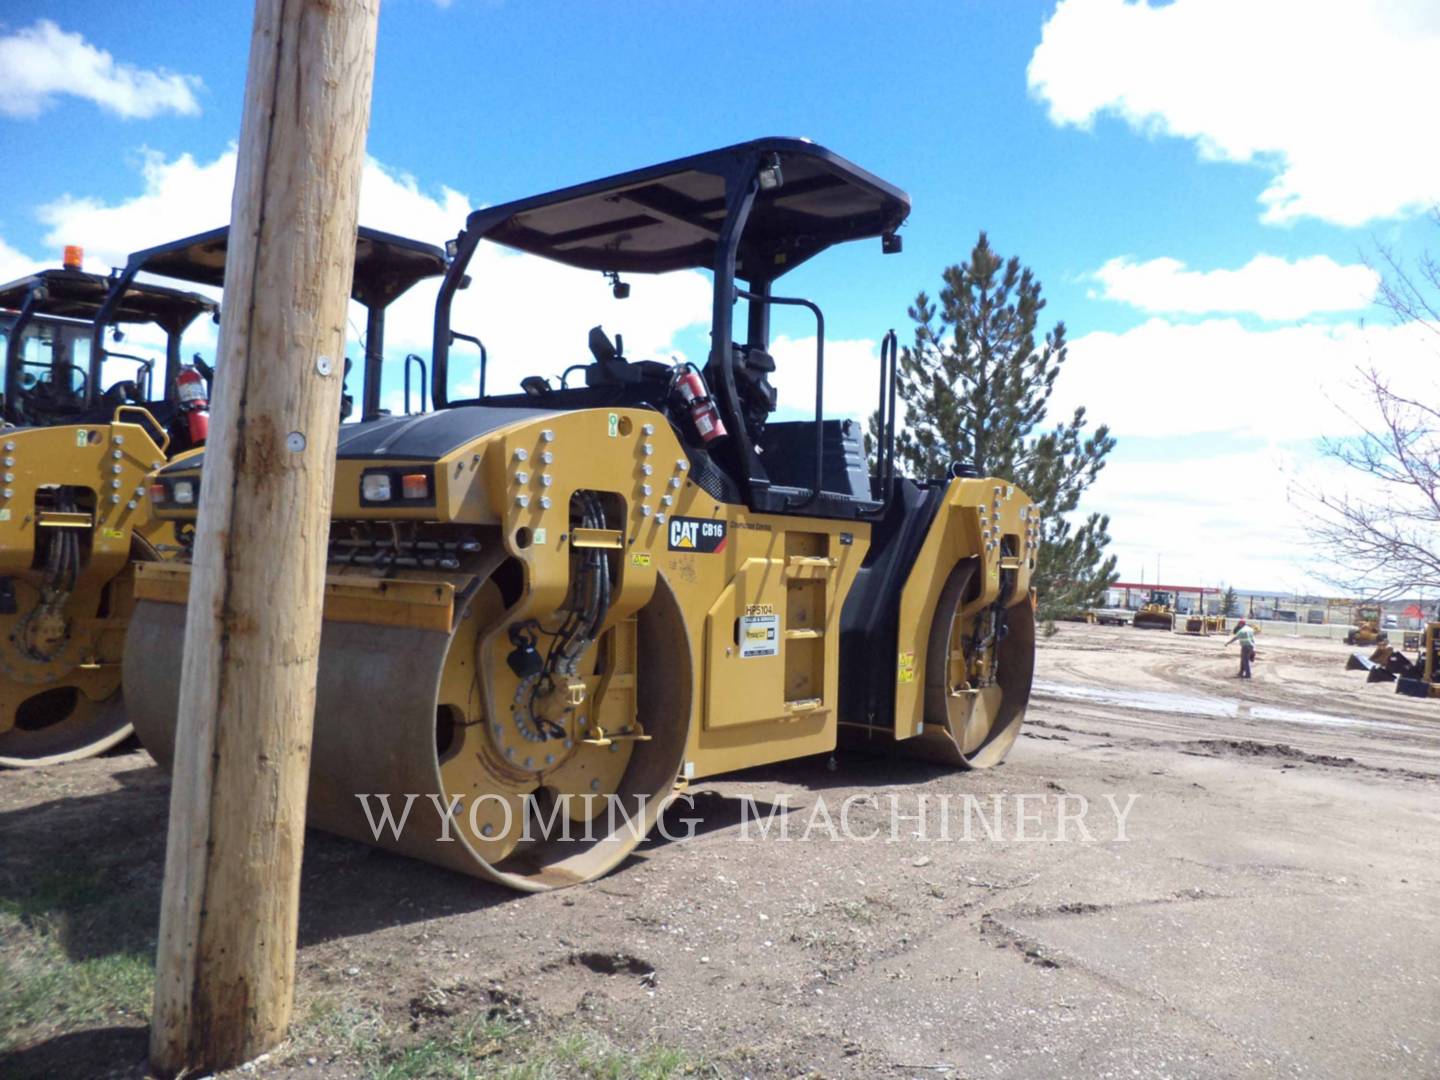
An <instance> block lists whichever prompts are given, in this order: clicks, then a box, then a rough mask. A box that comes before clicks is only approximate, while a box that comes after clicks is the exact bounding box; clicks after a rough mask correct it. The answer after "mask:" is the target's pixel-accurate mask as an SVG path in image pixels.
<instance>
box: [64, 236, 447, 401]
mask: <svg viewBox="0 0 1440 1080" xmlns="http://www.w3.org/2000/svg"><path fill="white" fill-rule="evenodd" d="M229 238H230V227H229V226H228V225H222V226H221V227H220V228H218V229H211V230H209V231H208V232H203V233H197V234H195V235H194V236H187V237H184V238H183V239H180V240H172V241H170V242H169V243H166V244H159V245H157V246H155V247H152V248H146V249H145V250H143V251H137V252H135V253H134V254H133V255H131V256H130V258H129V259H128V260H126V263H125V266H124V267H123V268H122V269H121V270H120V271H119V272H118V273H117V274H116V275H115V277H114V279H113V280H114V283H115V284H114V288H113V289H112V291H111V294H110V296H109V297H107V298H106V307H105V308H103V309H102V311H101V315H100V316H99V317H97V318H96V320H95V344H94V346H93V348H92V349H91V352H92V353H95V352H98V351H100V349H101V347H102V335H103V333H104V327H105V324H106V319H107V317H108V316H109V315H110V312H111V311H112V310H115V309H116V308H118V306H119V305H120V303H121V296H122V294H123V292H124V290H125V288H126V287H128V286H129V284H130V283H131V282H132V281H134V279H135V276H136V275H137V274H139V273H141V272H144V273H147V274H154V275H156V276H159V277H167V278H174V279H175V280H178V281H190V282H194V283H196V284H199V285H210V286H214V287H216V288H223V287H224V285H225V256H226V252H227V251H228V246H229ZM448 265H449V259H448V258H447V256H446V254H445V252H444V250H442V249H441V248H439V247H436V246H435V245H434V244H426V243H422V242H421V241H419V240H412V239H410V238H409V237H406V236H397V235H396V234H394V233H387V232H382V231H380V230H379V229H372V228H370V227H368V226H366V225H362V226H360V227H359V229H358V230H357V232H356V237H355V272H354V277H353V279H352V282H351V286H350V296H351V298H352V299H354V300H355V301H356V302H357V303H359V304H360V305H361V306H362V307H364V308H365V370H364V389H363V391H362V394H361V406H360V408H361V416H362V417H368V416H375V415H377V414H378V413H379V411H380V375H381V365H382V364H383V363H384V359H385V310H386V309H387V308H388V307H389V306H390V305H391V304H392V303H394V302H395V301H396V300H398V299H399V298H400V297H401V296H403V295H404V294H405V293H406V292H407V291H409V289H410V288H411V287H412V286H414V285H416V284H418V283H419V282H421V281H424V280H425V279H426V278H432V277H438V276H440V275H441V274H443V273H445V270H446V267H447V266H448ZM172 377H173V376H172Z"/></svg>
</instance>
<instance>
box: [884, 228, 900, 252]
mask: <svg viewBox="0 0 1440 1080" xmlns="http://www.w3.org/2000/svg"><path fill="white" fill-rule="evenodd" d="M904 250H905V241H904V239H903V238H902V237H901V236H900V234H899V233H897V232H887V233H886V234H885V235H884V236H882V237H880V251H881V253H882V254H884V255H898V254H900V252H902V251H904Z"/></svg>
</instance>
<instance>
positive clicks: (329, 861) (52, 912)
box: [0, 754, 517, 961]
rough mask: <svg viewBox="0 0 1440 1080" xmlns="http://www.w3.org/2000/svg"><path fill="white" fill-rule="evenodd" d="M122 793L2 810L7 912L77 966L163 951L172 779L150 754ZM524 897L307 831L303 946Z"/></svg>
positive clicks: (1, 870) (1, 880)
mask: <svg viewBox="0 0 1440 1080" xmlns="http://www.w3.org/2000/svg"><path fill="white" fill-rule="evenodd" d="M135 759H136V766H135V767H134V768H131V769H127V770H125V771H123V772H119V773H116V774H114V779H115V781H116V782H117V783H118V784H119V787H118V788H116V789H112V790H108V791H104V792H100V793H96V794H91V795H80V796H62V797H60V798H57V799H53V800H50V801H48V802H43V803H39V804H36V805H33V806H27V807H23V808H20V809H16V810H9V811H4V812H0V910H4V911H9V912H10V913H12V914H13V915H15V916H17V917H18V918H19V919H20V920H21V921H22V922H24V923H25V924H27V925H30V926H35V927H42V928H43V929H44V931H45V932H46V933H47V934H48V935H49V936H50V937H51V938H53V939H54V940H55V941H56V942H58V943H59V944H60V945H61V947H62V948H63V949H64V951H65V953H66V955H67V957H68V958H69V959H70V960H72V961H81V960H87V959H93V958H96V957H100V956H108V955H113V954H117V953H128V954H133V955H137V956H145V957H147V958H148V957H151V956H153V955H154V949H155V940H156V933H157V929H158V926H159V912H160V891H161V884H162V881H163V878H164V870H165V830H166V824H167V821H168V817H169V799H170V783H169V778H168V777H167V776H166V775H165V774H164V773H163V772H161V770H160V769H159V768H158V767H156V766H155V765H154V764H153V763H152V762H151V761H150V758H149V757H148V755H143V754H137V755H135ZM516 895H517V894H515V893H512V892H510V891H509V890H507V889H503V888H501V887H500V886H497V885H492V884H490V883H488V882H485V881H481V880H478V879H476V878H472V877H467V876H465V875H463V874H458V873H455V872H453V871H449V870H444V869H441V868H440V867H436V866H431V865H429V864H428V863H423V862H419V861H417V860H415V859H409V858H405V857H403V856H399V855H392V854H390V853H388V852H384V851H380V850H378V849H374V848H371V847H369V846H367V845H365V844H360V843H356V842H354V841H351V840H345V839H342V838H340V837H336V836H332V835H330V834H328V833H324V832H320V831H319V830H315V829H311V830H307V832H306V836H305V863H304V867H303V869H302V872H301V887H300V928H299V937H300V945H301V946H302V947H303V946H307V945H314V944H318V943H321V942H325V941H330V940H333V939H336V938H343V937H349V936H352V935H357V934H367V933H370V932H372V931H375V930H379V929H383V928H386V927H392V926H400V925H406V924H409V923H413V922H420V921H423V920H426V919H432V918H436V917H439V916H443V915H449V914H454V913H456V912H468V911H477V910H480V909H483V908H487V907H491V906H493V905H495V904H500V903H504V902H507V901H509V900H512V899H514V898H515V897H516Z"/></svg>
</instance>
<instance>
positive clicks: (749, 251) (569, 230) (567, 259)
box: [467, 138, 910, 281]
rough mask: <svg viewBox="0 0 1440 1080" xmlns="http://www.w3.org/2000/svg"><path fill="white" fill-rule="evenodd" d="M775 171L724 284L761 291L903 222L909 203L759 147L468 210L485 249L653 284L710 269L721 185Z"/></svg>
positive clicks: (800, 142) (792, 145) (764, 142)
mask: <svg viewBox="0 0 1440 1080" xmlns="http://www.w3.org/2000/svg"><path fill="white" fill-rule="evenodd" d="M776 161H778V163H779V166H780V174H781V183H780V185H779V186H778V187H772V188H765V187H764V186H763V185H762V187H761V190H760V191H759V193H758V194H757V196H756V198H755V203H754V207H753V209H752V210H751V213H750V217H749V220H748V221H747V223H746V225H745V231H744V233H743V234H742V237H741V241H740V246H739V250H738V252H737V267H736V273H737V275H738V276H740V277H741V278H745V279H747V280H750V281H759V280H772V279H774V278H777V277H779V276H780V275H781V274H783V273H785V272H786V271H787V270H790V269H792V268H793V267H795V266H798V265H799V264H800V263H802V262H804V261H805V260H806V259H809V258H810V257H812V256H813V255H816V254H818V253H819V252H821V251H823V250H824V249H825V248H827V247H830V246H831V245H832V244H838V243H843V242H844V241H847V240H858V239H863V238H865V237H871V236H880V235H883V234H884V233H887V232H891V231H892V230H894V229H896V228H898V227H899V226H900V224H901V223H902V222H904V220H905V218H906V216H907V215H908V214H909V213H910V197H909V196H908V195H906V194H905V192H903V191H901V190H900V189H899V188H897V187H894V186H892V185H891V184H888V183H886V182H885V181H884V180H881V179H880V178H879V177H877V176H874V175H872V174H871V173H868V172H866V171H865V170H864V169H862V168H860V167H859V166H858V165H855V164H853V163H852V162H849V161H847V160H846V159H845V158H842V157H841V156H840V155H838V154H835V153H832V152H831V151H829V150H827V149H825V148H824V147H823V146H817V145H816V144H814V143H812V142H809V141H807V140H805V139H785V138H770V139H757V140H755V141H753V142H747V143H739V144H737V145H735V146H729V147H725V148H724V149H721V150H712V151H709V152H707V153H703V154H694V155H692V156H690V157H684V158H679V159H677V160H675V161H668V162H665V163H664V164H662V165H652V166H650V167H649V168H644V169H635V170H633V171H631V172H625V173H620V174H618V175H616V176H611V177H607V178H605V179H603V180H593V181H591V182H589V183H586V184H577V185H575V186H573V187H568V188H562V189H560V190H559V191H553V192H550V193H549V194H546V195H535V196H532V197H530V198H526V199H520V200H518V201H516V202H511V203H505V204H503V205H500V206H493V207H488V208H486V209H484V210H477V211H475V212H474V213H472V214H471V215H470V218H469V221H468V223H467V228H468V229H469V230H470V231H472V232H474V233H476V234H478V235H479V236H482V237H483V238H485V239H489V240H494V241H496V242H497V243H500V244H504V245H506V246H508V247H512V248H517V249H519V250H521V251H526V252H530V253H531V254H534V255H542V256H544V257H545V258H547V259H554V260H555V261H557V262H562V263H566V264H567V265H570V266H577V267H580V268H582V269H587V270H601V271H612V270H613V271H630V272H638V273H665V272H667V271H671V270H683V269H703V268H708V267H713V266H714V265H715V256H716V243H717V241H718V239H719V236H720V231H721V229H722V227H723V226H724V224H725V217H726V203H725V191H726V177H727V176H730V177H736V178H742V177H743V179H744V180H746V181H748V180H749V176H750V175H753V172H754V170H756V169H757V168H758V167H761V166H764V165H766V164H769V163H773V162H776Z"/></svg>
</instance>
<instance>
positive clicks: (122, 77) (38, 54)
mask: <svg viewBox="0 0 1440 1080" xmlns="http://www.w3.org/2000/svg"><path fill="white" fill-rule="evenodd" d="M200 86H201V83H200V80H199V78H198V77H196V76H194V75H177V74H174V73H172V72H167V71H164V70H160V71H144V70H142V69H140V68H137V67H135V66H134V65H133V64H124V63H117V62H116V60H115V58H114V57H113V56H111V55H110V54H109V53H108V52H106V51H105V50H103V49H97V48H96V47H95V46H93V45H91V44H89V43H88V42H87V41H86V40H85V38H84V37H82V36H81V35H80V34H76V33H66V32H65V31H64V30H61V29H60V27H58V26H56V25H55V24H54V23H53V22H50V21H49V20H48V19H41V20H40V21H39V22H37V23H36V24H35V25H34V26H31V27H28V28H27V29H24V30H17V31H16V32H15V33H13V34H10V35H8V36H6V37H0V114H4V115H6V116H16V117H35V116H39V115H40V114H41V113H42V112H44V111H45V110H46V109H47V108H49V107H50V106H51V105H52V104H54V101H55V98H56V97H57V96H59V95H61V94H69V95H71V96H73V97H78V98H84V99H86V100H88V101H93V102H94V103H95V104H97V105H99V106H100V107H101V108H102V109H104V110H105V111H107V112H111V113H114V114H115V115H117V116H120V117H123V118H125V119H127V120H129V119H148V118H149V117H152V116H158V115H159V114H160V113H164V112H173V113H179V114H180V115H182V116H196V115H198V114H199V112H200V103H199V101H197V100H196V97H195V92H196V91H197V90H198V89H200Z"/></svg>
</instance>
